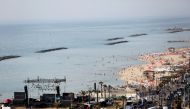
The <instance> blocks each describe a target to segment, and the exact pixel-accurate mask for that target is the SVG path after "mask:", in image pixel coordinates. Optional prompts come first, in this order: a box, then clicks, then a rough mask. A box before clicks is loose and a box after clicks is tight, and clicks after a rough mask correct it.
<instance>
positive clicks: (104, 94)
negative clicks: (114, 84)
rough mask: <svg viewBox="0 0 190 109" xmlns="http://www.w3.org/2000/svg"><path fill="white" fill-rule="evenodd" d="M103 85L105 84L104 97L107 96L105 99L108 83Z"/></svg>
mask: <svg viewBox="0 0 190 109" xmlns="http://www.w3.org/2000/svg"><path fill="white" fill-rule="evenodd" d="M103 86H104V97H105V99H106V88H107V85H106V84H104V85H103Z"/></svg>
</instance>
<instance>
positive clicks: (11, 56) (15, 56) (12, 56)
mask: <svg viewBox="0 0 190 109" xmlns="http://www.w3.org/2000/svg"><path fill="white" fill-rule="evenodd" d="M18 57H21V56H17V55H10V56H2V57H0V61H3V60H7V59H12V58H18Z"/></svg>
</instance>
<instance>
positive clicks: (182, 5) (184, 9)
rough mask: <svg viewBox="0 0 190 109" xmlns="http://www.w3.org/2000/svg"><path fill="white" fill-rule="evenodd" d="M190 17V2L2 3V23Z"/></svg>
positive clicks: (10, 0) (6, 0) (0, 0)
mask: <svg viewBox="0 0 190 109" xmlns="http://www.w3.org/2000/svg"><path fill="white" fill-rule="evenodd" d="M189 16H190V0H0V22H5V21H8V22H9V21H11V22H14V21H20V22H22V21H56V20H57V21H91V20H93V21H94V20H103V21H104V20H121V19H123V20H124V19H132V18H139V19H140V18H168V17H189Z"/></svg>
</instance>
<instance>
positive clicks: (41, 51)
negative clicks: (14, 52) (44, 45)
mask: <svg viewBox="0 0 190 109" xmlns="http://www.w3.org/2000/svg"><path fill="white" fill-rule="evenodd" d="M62 49H68V48H66V47H59V48H52V49H45V50H40V51H36V52H35V53H46V52H52V51H57V50H62Z"/></svg>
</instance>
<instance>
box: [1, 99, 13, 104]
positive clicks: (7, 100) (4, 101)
mask: <svg viewBox="0 0 190 109" xmlns="http://www.w3.org/2000/svg"><path fill="white" fill-rule="evenodd" d="M3 103H12V100H11V99H4V100H3Z"/></svg>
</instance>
